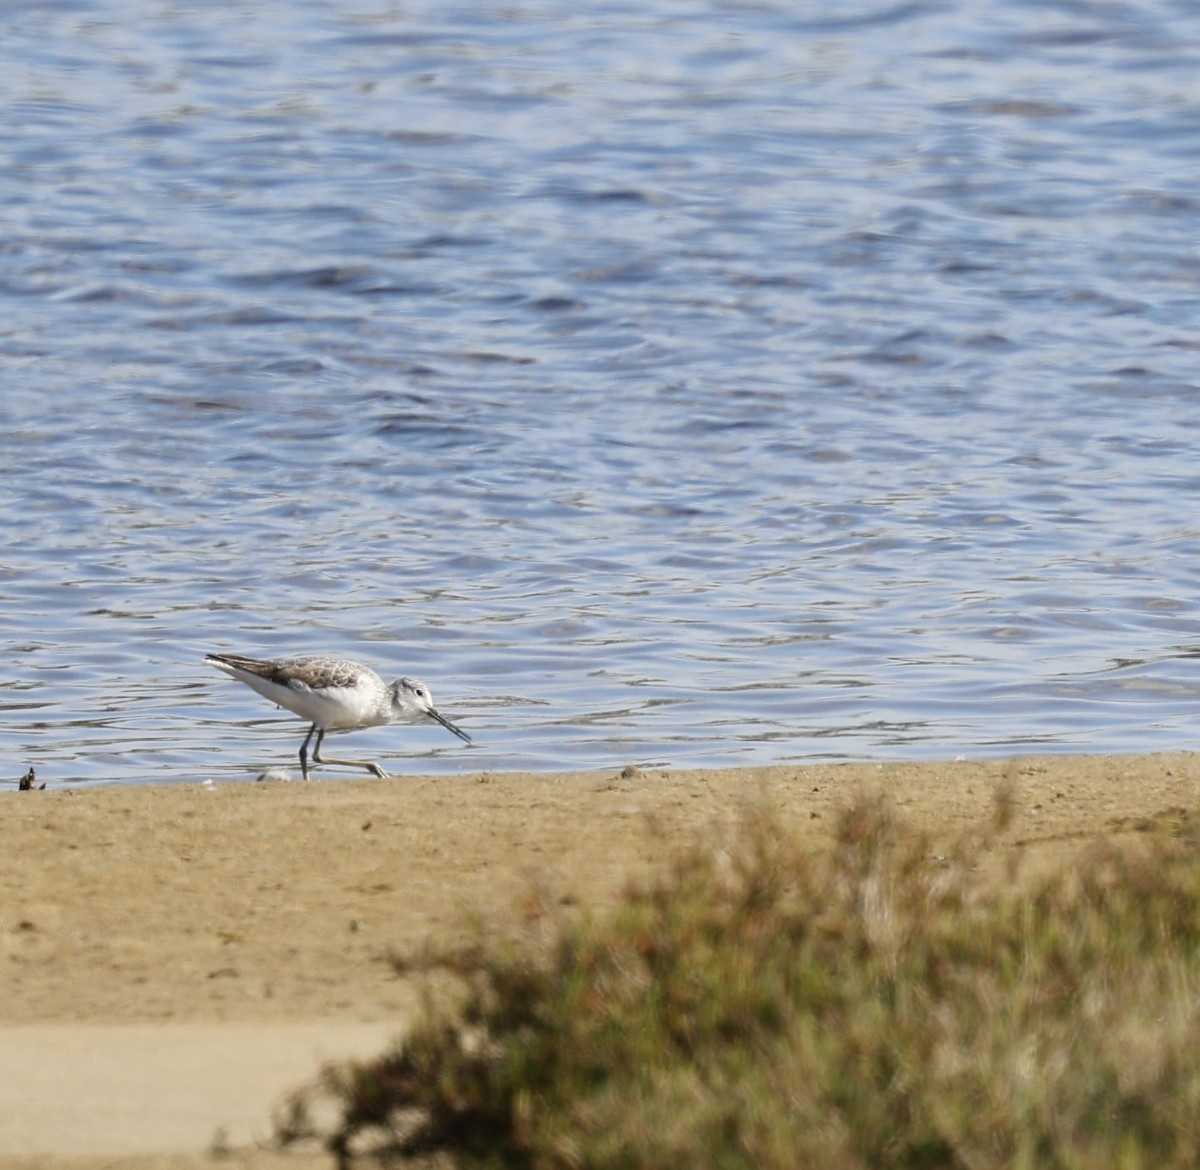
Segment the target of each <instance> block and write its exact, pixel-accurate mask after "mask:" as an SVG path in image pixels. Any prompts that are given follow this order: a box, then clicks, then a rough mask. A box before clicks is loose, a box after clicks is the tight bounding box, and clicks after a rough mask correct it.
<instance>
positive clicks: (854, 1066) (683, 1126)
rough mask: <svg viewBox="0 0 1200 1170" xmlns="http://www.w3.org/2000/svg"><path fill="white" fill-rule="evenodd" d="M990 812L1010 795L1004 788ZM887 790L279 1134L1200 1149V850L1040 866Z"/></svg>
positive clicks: (1121, 1163) (316, 1097)
mask: <svg viewBox="0 0 1200 1170" xmlns="http://www.w3.org/2000/svg"><path fill="white" fill-rule="evenodd" d="M997 807H998V813H997V818H998V824H997V827H1000V821H1001V820H1002V819H1003V818H1005V817H1007V816H1010V815H1011V796H1004V795H1003V794H1002V795H1001V797H1000V798H998V805H997ZM998 868H999V867H997V865H995V864H994V858H992V857H990V856H989V855H988V843H987V839H986V834H982V835H981V836H980V837H979V838H978V839H977V840H975V841H968V842H963V843H961V844H960V845H959V846H958V847H957V848H956V850H955V851H954V852H953V853H952V854H950V855H949V856H945V857H934V856H933V852H932V850H931V847H930V846H929V844H928V842H927V841H926V840H925V839H924V838H922V837H921V836H920V835H919V834H916V833H914V832H912V831H910V830H908V829H906V828H905V827H903V826H902V825H901V823H900V822H899V821H898V820H897V818H896V817H895V816H894V815H893V814H892V813H891V812H890V811H889V809H888V807H887V805H886V803H885V802H882V801H880V800H877V799H863V800H860V801H859V802H858V803H856V804H855V805H853V806H852V807H851V808H849V809H848V810H847V811H846V812H845V813H844V814H843V816H842V818H841V821H840V824H839V827H838V831H837V834H836V840H835V843H834V847H833V848H832V849H830V850H828V851H823V852H822V851H814V850H813V849H812V848H811V846H808V847H801V846H799V845H798V844H796V843H795V842H794V841H793V840H792V839H791V838H790V837H789V835H788V833H787V832H786V831H785V830H784V829H783V828H782V827H781V824H780V822H778V821H776V820H774V819H773V818H771V817H769V816H766V815H762V816H758V817H754V818H751V819H749V820H748V821H747V822H746V824H745V825H744V826H743V827H742V828H741V829H740V831H739V832H738V834H737V836H736V839H735V840H733V841H730V842H726V843H724V844H723V845H720V846H716V845H713V844H712V843H711V842H710V843H708V845H707V846H706V847H705V848H695V849H692V850H690V851H688V852H686V853H683V854H681V855H680V857H679V858H678V859H677V860H676V861H675V862H674V864H673V865H672V866H671V867H670V868H669V871H668V872H667V873H666V875H665V876H663V877H661V878H660V879H657V880H655V881H653V882H651V883H649V884H645V885H643V886H641V887H640V888H638V889H635V890H632V891H631V892H630V893H629V894H628V896H627V897H626V898H625V899H624V901H623V902H622V904H621V905H620V906H619V907H618V908H617V909H616V910H615V911H613V912H611V913H608V914H606V915H604V916H598V917H586V916H585V917H583V918H581V919H580V918H576V919H569V918H567V917H565V916H564V917H563V919H562V921H561V922H559V923H558V924H557V927H556V934H555V937H554V941H553V943H552V945H551V946H550V947H549V948H546V947H541V948H537V947H533V946H529V947H522V946H519V945H517V944H512V945H510V946H508V947H507V948H502V947H481V948H478V949H476V950H473V951H468V952H466V953H464V954H461V955H459V956H458V958H457V960H456V965H457V968H458V973H459V974H460V975H462V976H463V977H464V978H465V983H466V987H467V992H466V995H465V997H464V999H463V1001H462V1002H461V1004H460V1006H458V1007H457V1008H455V1009H453V1010H449V1009H446V1008H445V1007H442V1008H440V1009H438V1010H437V1011H432V1010H431V1012H430V1014H429V1016H428V1018H426V1020H425V1021H424V1022H423V1023H421V1024H420V1025H419V1026H418V1027H417V1028H416V1029H415V1030H414V1031H413V1032H412V1033H411V1034H410V1035H409V1036H407V1037H406V1038H405V1040H404V1042H403V1044H402V1045H401V1046H400V1047H399V1048H398V1049H397V1050H396V1051H395V1052H393V1053H391V1054H388V1055H386V1056H384V1057H382V1058H380V1059H379V1060H376V1061H374V1062H371V1063H368V1064H358V1065H344V1066H337V1067H335V1068H332V1069H330V1070H327V1072H326V1073H325V1075H324V1077H323V1079H322V1082H321V1084H320V1085H319V1086H317V1087H315V1088H313V1089H310V1090H307V1091H305V1092H303V1093H301V1094H298V1095H297V1096H296V1097H295V1098H294V1099H293V1101H292V1102H291V1108H290V1111H289V1112H288V1114H287V1116H286V1117H285V1118H284V1119H283V1120H281V1122H280V1123H279V1128H278V1132H279V1135H280V1137H281V1139H283V1140H285V1141H287V1140H296V1139H298V1138H300V1137H303V1136H312V1135H313V1134H314V1132H316V1131H317V1128H318V1127H315V1126H314V1123H313V1122H312V1121H311V1117H312V1116H313V1113H314V1108H315V1105H316V1103H317V1102H318V1101H320V1100H324V1101H325V1102H326V1103H328V1102H329V1101H330V1100H332V1101H333V1102H334V1103H335V1104H336V1106H337V1119H336V1121H334V1122H333V1123H332V1124H331V1125H329V1126H327V1127H326V1128H325V1129H324V1130H323V1131H322V1134H321V1136H323V1138H324V1140H325V1141H326V1142H327V1144H328V1146H329V1148H330V1149H331V1150H333V1151H334V1152H335V1153H336V1154H337V1155H338V1157H339V1159H340V1161H341V1162H342V1163H343V1164H346V1163H349V1162H350V1161H352V1160H353V1158H352V1155H353V1156H359V1155H361V1156H368V1155H369V1156H373V1157H378V1158H380V1159H381V1160H384V1161H386V1160H388V1159H389V1158H393V1157H396V1158H398V1157H400V1156H413V1155H428V1154H433V1153H437V1152H444V1153H448V1154H449V1155H451V1156H452V1158H453V1162H454V1163H456V1164H458V1165H460V1166H463V1167H529V1168H531V1170H533V1168H536V1170H551V1168H560V1167H561V1168H563V1170H566V1168H572V1170H573V1168H577V1167H588V1168H594V1170H642V1168H645V1170H660V1168H662V1167H672V1166H688V1167H704V1168H705V1170H742V1168H749V1167H754V1168H756V1170H796V1168H798V1167H814V1168H837V1170H843V1168H844V1170H851V1168H853V1170H859V1168H861V1170H868V1168H870V1170H878V1168H885V1167H886V1168H896V1170H941V1168H947V1170H949V1168H962V1170H983V1168H992V1167H994V1168H997V1170H999V1168H1001V1167H1004V1168H1009V1167H1016V1168H1019V1170H1021V1168H1033V1167H1039V1168H1040V1167H1046V1168H1050V1167H1053V1168H1055V1170H1074V1168H1079V1170H1084V1168H1087V1170H1094V1168H1097V1167H1120V1168H1121V1170H1137V1168H1140V1167H1144V1168H1145V1170H1172V1168H1176V1167H1177V1168H1180V1170H1182V1168H1183V1167H1189V1168H1192V1167H1195V1166H1197V1165H1200V856H1198V853H1197V847H1196V845H1195V842H1194V841H1190V840H1184V839H1179V840H1172V839H1169V838H1167V837H1166V835H1165V834H1147V836H1146V839H1144V840H1143V841H1142V842H1140V843H1139V846H1138V848H1136V849H1135V848H1132V847H1130V848H1127V849H1117V848H1115V847H1103V848H1095V849H1093V850H1091V851H1089V852H1087V853H1085V854H1084V856H1083V857H1082V858H1081V859H1080V861H1079V862H1078V864H1076V865H1075V866H1073V867H1072V868H1071V869H1069V870H1068V871H1066V872H1065V873H1062V874H1059V875H1057V876H1055V877H1052V878H1047V879H1044V880H1042V881H1040V882H1038V883H1029V882H1022V881H1020V880H1018V879H1017V878H1016V877H1015V876H1014V875H1012V874H1009V875H1007V876H1001V877H997V876H996V873H997V870H998Z"/></svg>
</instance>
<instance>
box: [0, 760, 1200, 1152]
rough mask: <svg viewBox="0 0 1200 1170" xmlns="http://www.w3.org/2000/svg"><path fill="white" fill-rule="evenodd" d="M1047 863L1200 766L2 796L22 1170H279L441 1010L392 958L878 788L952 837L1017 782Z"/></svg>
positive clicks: (13, 1113) (1163, 812) (1197, 795)
mask: <svg viewBox="0 0 1200 1170" xmlns="http://www.w3.org/2000/svg"><path fill="white" fill-rule="evenodd" d="M1002 782H1007V783H1010V784H1012V785H1013V786H1014V787H1015V791H1016V796H1017V816H1016V818H1015V820H1014V822H1013V823H1012V825H1011V826H1010V828H1009V829H1008V830H1007V831H1006V832H1005V834H1004V835H1003V837H1002V839H1001V840H1000V841H999V843H998V845H997V849H998V850H999V851H1000V852H1001V854H1002V855H1004V854H1012V853H1014V852H1015V853H1018V854H1020V855H1021V857H1022V860H1023V864H1024V865H1025V866H1026V867H1027V868H1035V869H1036V868H1039V867H1044V866H1055V865H1061V864H1064V863H1067V862H1069V860H1070V858H1071V857H1072V856H1073V855H1074V853H1075V851H1076V850H1078V849H1079V848H1080V847H1081V846H1083V845H1086V844H1087V843H1089V842H1091V841H1094V840H1096V839H1097V838H1101V837H1113V836H1118V837H1119V836H1122V835H1126V834H1137V833H1143V832H1147V831H1157V830H1158V829H1159V828H1162V827H1167V826H1169V825H1170V824H1172V823H1175V822H1176V821H1177V819H1178V816H1179V811H1180V810H1184V809H1195V808H1196V807H1197V806H1198V805H1200V756H1197V755H1193V754H1190V753H1189V754H1176V755H1147V756H1073V757H1042V758H1026V759H1015V760H1008V761H996V762H966V763H962V762H960V763H948V764H931V765H916V764H902V765H816V766H810V767H802V768H801V767H778V768H749V769H735V770H701V771H674V770H671V771H648V772H636V771H633V772H632V774H628V775H625V774H621V773H619V772H617V771H614V772H612V773H610V774H581V773H563V774H556V775H524V774H505V775H484V776H480V775H465V776H459V777H432V778H428V777H406V778H399V779H393V780H387V781H379V780H327V781H321V782H316V783H310V784H302V783H293V784H231V785H221V786H210V785H180V786H169V787H157V788H97V789H84V790H80V789H76V790H70V791H66V790H64V791H59V792H55V791H46V792H33V793H18V792H16V791H14V790H11V789H10V790H8V791H6V792H4V793H3V794H0V1170H13V1168H14V1167H33V1166H38V1167H43V1168H49V1170H56V1168H57V1170H67V1168H71V1170H99V1168H100V1167H111V1166H115V1165H118V1164H119V1165H121V1166H129V1167H135V1168H141V1170H151V1168H154V1170H167V1168H171V1170H194V1168H196V1167H201V1166H210V1165H216V1164H217V1162H216V1160H215V1158H216V1155H217V1154H218V1153H220V1152H221V1150H222V1149H227V1148H229V1147H232V1148H233V1149H234V1151H235V1155H234V1156H233V1157H232V1158H230V1157H228V1156H227V1157H226V1158H224V1159H223V1164H225V1165H231V1164H232V1165H239V1166H247V1167H251V1168H252V1170H275V1168H277V1167H280V1166H289V1167H298V1166H307V1165H309V1164H311V1165H313V1166H316V1165H325V1164H326V1163H325V1162H324V1161H323V1160H313V1159H298V1158H296V1157H286V1158H281V1157H279V1156H277V1155H272V1154H270V1153H267V1152H254V1151H253V1150H252V1149H249V1148H248V1147H249V1146H250V1144H251V1143H252V1142H253V1140H254V1139H255V1138H263V1137H265V1136H266V1135H267V1133H268V1132H269V1115H270V1109H271V1107H272V1105H273V1104H274V1103H275V1102H276V1101H277V1100H278V1099H279V1097H280V1096H281V1095H282V1094H283V1093H284V1092H285V1091H286V1090H287V1089H289V1088H291V1087H294V1086H295V1085H297V1084H299V1083H302V1082H304V1081H306V1080H307V1079H308V1078H309V1077H310V1076H311V1075H312V1073H313V1072H314V1071H315V1070H316V1067H317V1065H318V1063H319V1061H320V1060H322V1059H326V1058H333V1057H338V1056H342V1055H350V1054H368V1053H371V1052H374V1051H377V1050H378V1049H379V1048H381V1047H382V1046H383V1045H384V1043H385V1042H386V1039H387V1038H388V1037H389V1036H392V1035H394V1034H395V1033H396V1032H397V1031H398V1030H399V1029H400V1028H402V1027H403V1024H404V1021H405V1020H406V1019H407V1018H410V1017H411V1013H412V1012H413V1010H414V1007H415V1003H416V990H415V987H414V985H413V983H412V982H411V981H409V980H407V979H404V978H401V977H399V976H398V975H397V974H396V972H395V969H394V967H393V965H392V963H391V962H390V958H391V957H392V956H394V955H401V956H403V955H415V954H418V953H419V952H420V950H421V948H422V946H423V945H424V944H425V943H426V942H427V941H428V940H430V939H434V940H437V941H440V942H446V941H453V940H454V939H455V938H457V937H461V936H462V935H463V933H464V932H465V931H466V930H468V929H469V926H470V923H471V922H472V921H479V920H482V921H484V922H485V923H487V925H488V927H489V928H490V929H495V930H499V931H503V930H505V929H506V927H516V926H517V925H518V924H519V923H520V921H521V920H522V918H523V917H526V916H528V914H529V913H530V911H531V910H532V909H535V908H536V907H537V906H538V905H539V904H540V903H543V902H544V900H546V899H550V900H562V899H566V900H569V901H572V902H575V903H578V904H581V905H586V906H602V905H604V904H606V903H609V902H611V901H612V900H613V899H614V898H615V897H616V896H617V894H618V893H619V891H620V889H621V887H622V885H623V884H624V882H625V881H626V880H627V879H628V878H629V877H630V876H631V875H636V874H638V873H642V872H645V870H646V868H647V867H649V866H653V865H654V864H656V863H657V862H658V861H659V860H660V859H661V858H662V856H663V854H664V852H665V851H667V850H668V849H669V848H670V847H671V844H672V843H673V842H681V841H685V840H687V839H688V837H689V835H692V834H695V833H697V832H711V831H713V830H714V829H716V830H717V831H720V828H721V826H722V825H726V824H729V823H731V822H732V821H733V820H735V819H736V818H738V817H739V816H741V815H742V814H743V813H744V812H745V811H746V810H747V809H748V808H750V807H752V806H755V805H761V804H766V805H768V806H770V807H772V808H773V809H775V810H777V811H778V812H779V813H780V814H781V815H782V816H784V817H786V818H787V819H788V820H789V821H790V822H791V823H793V824H794V825H795V826H796V830H797V832H799V833H802V834H806V835H808V836H810V837H811V838H812V840H813V842H814V844H820V843H821V842H822V841H825V840H827V839H828V832H829V828H830V826H831V825H832V823H833V819H834V817H835V814H836V811H837V809H838V808H839V807H840V806H841V805H843V804H844V803H845V802H846V801H847V800H848V799H849V798H850V797H851V796H852V795H853V794H854V793H855V792H857V791H859V790H861V789H863V788H867V789H870V790H872V791H874V790H881V791H885V792H887V793H889V794H890V795H891V797H892V798H893V799H894V801H895V802H896V804H897V805H898V806H899V807H900V808H901V809H902V810H903V812H904V813H905V814H906V815H908V816H910V817H911V818H912V819H913V820H914V821H916V822H918V823H920V824H922V825H923V826H925V827H926V828H928V829H929V830H930V831H931V832H932V833H933V834H934V835H935V837H936V836H938V835H943V834H944V835H945V836H946V838H947V839H949V838H950V837H951V836H953V835H954V834H956V833H957V832H959V831H960V830H963V829H968V828H971V827H973V826H978V825H981V824H983V823H984V822H985V821H986V819H987V817H988V812H989V808H990V805H991V801H992V797H993V793H994V792H995V790H996V788H997V785H999V784H1000V783H1002Z"/></svg>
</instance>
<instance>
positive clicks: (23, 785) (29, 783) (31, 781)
mask: <svg viewBox="0 0 1200 1170" xmlns="http://www.w3.org/2000/svg"><path fill="white" fill-rule="evenodd" d="M45 787H46V781H45V780H43V781H42V782H41V784H39V783H38V782H37V773H36V772H35V771H34V770H33V765H32V764H31V765H30V766H29V771H28V772H26V773H25V775H24V776H22V777H21V779H20V780H18V781H17V791H18V792H32V791H33V789H34V788H36V789H38V791H41V790H42V789H43V788H45Z"/></svg>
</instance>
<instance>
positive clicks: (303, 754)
mask: <svg viewBox="0 0 1200 1170" xmlns="http://www.w3.org/2000/svg"><path fill="white" fill-rule="evenodd" d="M316 730H317V725H316V724H315V723H314V724H313V725H312V726H311V727H310V728H309V729H308V734H307V735H306V736H305V737H304V742H303V743H302V744H301V745H300V775H301V776H303V777H304V779H305V780H307V779H308V741H309V740H310V739H312V737H313V732H314V731H316ZM324 734H325V732H323V731H322V732H321V734H320V735H318V736H317V746H316V747H315V748H314V749H313V759H314V760H316V761H317V763H318V764H319V763H320V762H321V737H322V736H324Z"/></svg>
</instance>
